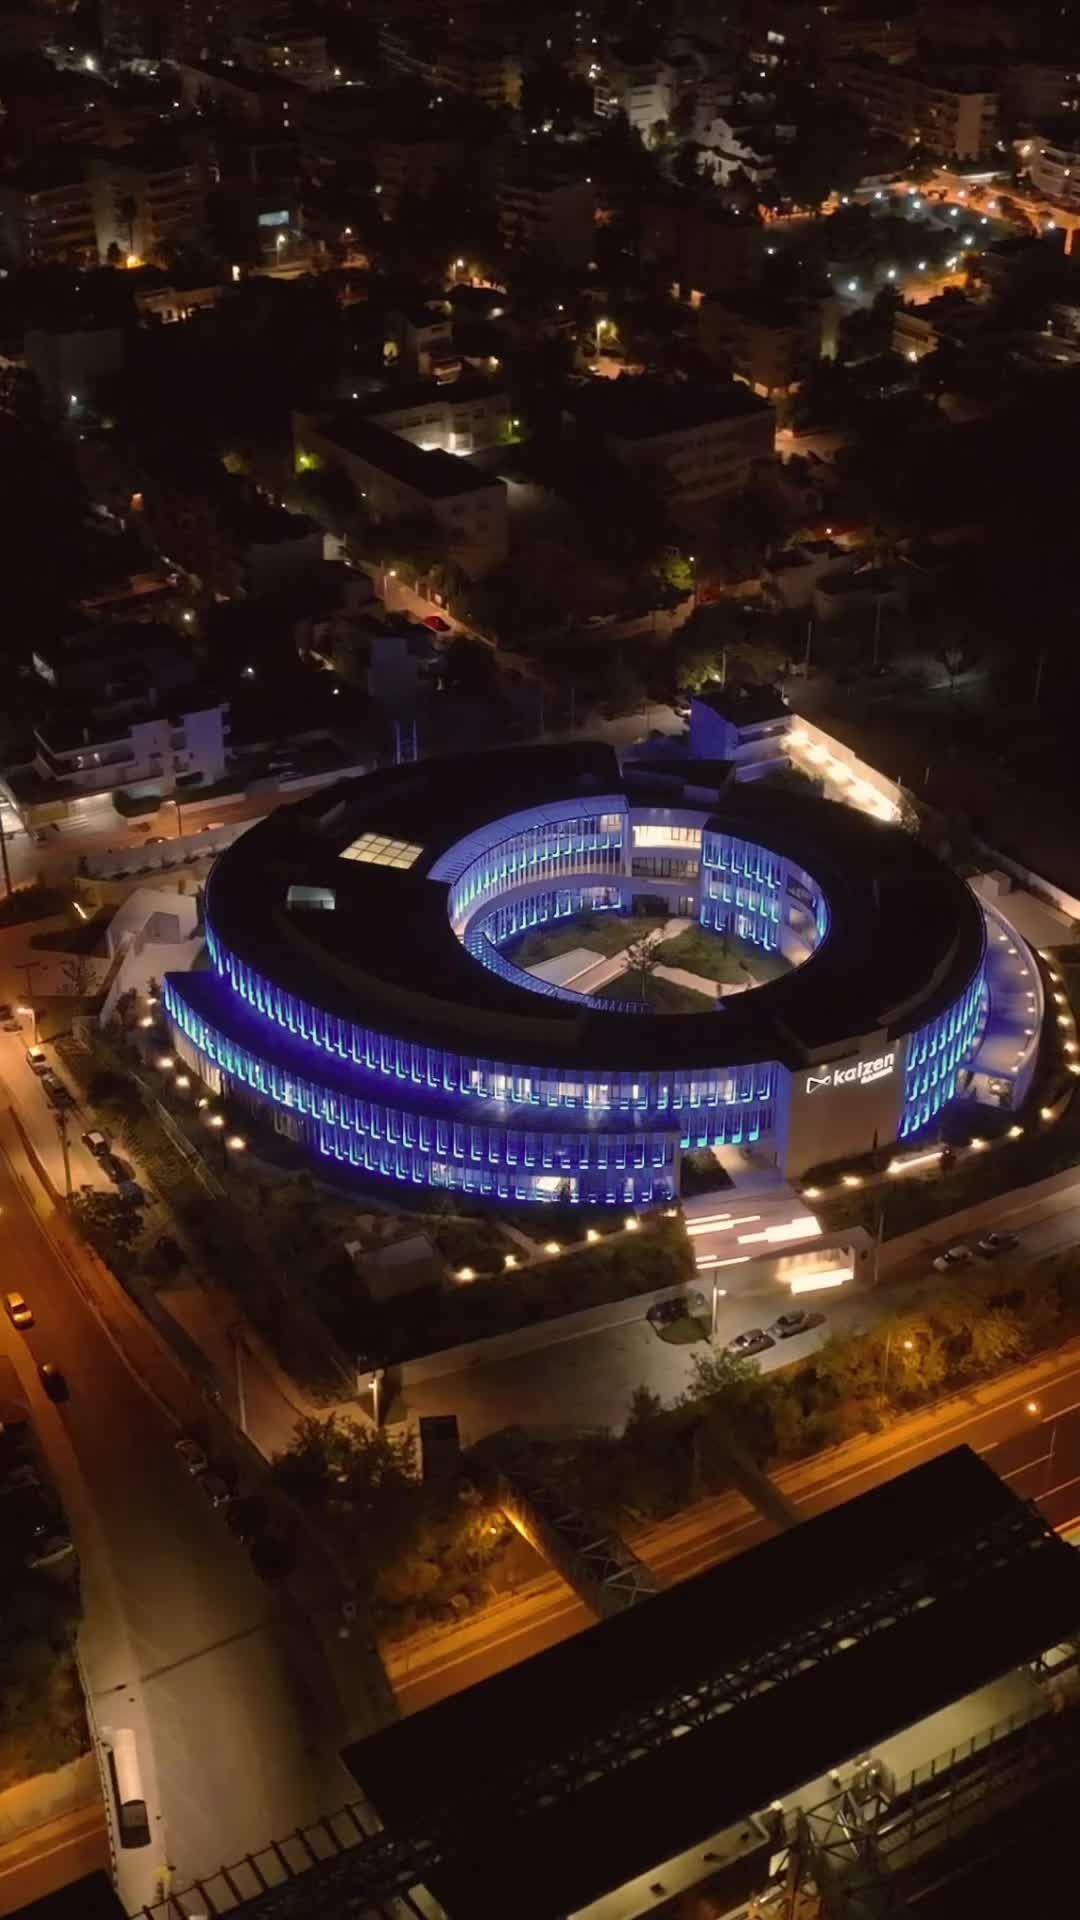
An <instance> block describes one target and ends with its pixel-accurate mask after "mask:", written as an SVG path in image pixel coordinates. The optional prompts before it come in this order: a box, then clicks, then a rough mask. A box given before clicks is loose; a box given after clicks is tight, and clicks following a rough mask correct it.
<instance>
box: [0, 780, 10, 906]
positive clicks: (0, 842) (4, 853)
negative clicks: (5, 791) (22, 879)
mask: <svg viewBox="0 0 1080 1920" xmlns="http://www.w3.org/2000/svg"><path fill="white" fill-rule="evenodd" d="M0 859H2V860H3V863H4V892H5V895H6V897H7V899H9V900H10V899H11V868H10V866H9V865H8V848H7V830H6V828H5V826H4V802H3V798H2V796H0Z"/></svg>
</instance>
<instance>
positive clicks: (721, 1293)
mask: <svg viewBox="0 0 1080 1920" xmlns="http://www.w3.org/2000/svg"><path fill="white" fill-rule="evenodd" d="M726 1299H727V1288H726V1287H718V1286H717V1284H716V1281H715V1280H714V1281H713V1283H712V1326H711V1327H710V1329H709V1339H710V1340H711V1341H712V1342H713V1343H714V1344H715V1341H716V1323H717V1321H718V1319H719V1318H720V1302H721V1300H726Z"/></svg>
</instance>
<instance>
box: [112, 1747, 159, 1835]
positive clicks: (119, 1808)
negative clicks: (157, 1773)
mask: <svg viewBox="0 0 1080 1920" xmlns="http://www.w3.org/2000/svg"><path fill="white" fill-rule="evenodd" d="M106 1745H107V1746H108V1750H109V1772H110V1774H111V1776H112V1789H113V1798H114V1800H115V1802H116V1826H117V1832H118V1834H119V1838H120V1845H121V1846H122V1847H146V1846H149V1844H150V1822H149V1820H148V1818H147V1813H146V1799H145V1796H144V1794H143V1783H142V1773H141V1771H140V1769H139V1749H138V1745H137V1743H136V1740H135V1734H134V1732H133V1730H132V1728H131V1727H114V1728H113V1729H112V1732H111V1733H110V1734H107V1735H106Z"/></svg>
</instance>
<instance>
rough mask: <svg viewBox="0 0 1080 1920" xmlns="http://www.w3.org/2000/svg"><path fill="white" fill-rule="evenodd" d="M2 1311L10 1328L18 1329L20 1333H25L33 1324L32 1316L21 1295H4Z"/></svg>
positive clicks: (13, 1293)
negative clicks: (10, 1325) (9, 1322)
mask: <svg viewBox="0 0 1080 1920" xmlns="http://www.w3.org/2000/svg"><path fill="white" fill-rule="evenodd" d="M4 1311H5V1312H6V1314H7V1317H8V1319H9V1320H10V1321H11V1324H12V1326H13V1327H18V1328H19V1330H20V1332H25V1331H26V1329H27V1327H32V1326H33V1324H34V1315H33V1313H32V1311H31V1309H30V1307H29V1306H28V1305H27V1303H26V1301H25V1299H24V1298H23V1295H22V1294H21V1293H15V1292H11V1293H5V1295H4Z"/></svg>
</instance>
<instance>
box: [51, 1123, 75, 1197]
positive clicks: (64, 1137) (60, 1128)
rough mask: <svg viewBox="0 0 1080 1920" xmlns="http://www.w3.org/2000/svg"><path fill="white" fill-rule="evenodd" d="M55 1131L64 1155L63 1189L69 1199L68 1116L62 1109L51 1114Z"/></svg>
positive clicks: (69, 1156)
mask: <svg viewBox="0 0 1080 1920" xmlns="http://www.w3.org/2000/svg"><path fill="white" fill-rule="evenodd" d="M53 1119H54V1120H55V1121H56V1131H57V1133H58V1134H59V1135H60V1151H61V1153H62V1154H63V1156H64V1191H65V1193H66V1194H67V1197H68V1199H69V1200H70V1199H71V1155H70V1153H69V1151H68V1117H67V1114H66V1113H65V1112H63V1110H61V1111H60V1112H59V1113H54V1114H53Z"/></svg>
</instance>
